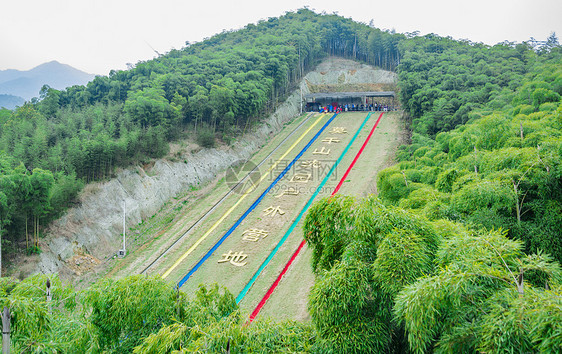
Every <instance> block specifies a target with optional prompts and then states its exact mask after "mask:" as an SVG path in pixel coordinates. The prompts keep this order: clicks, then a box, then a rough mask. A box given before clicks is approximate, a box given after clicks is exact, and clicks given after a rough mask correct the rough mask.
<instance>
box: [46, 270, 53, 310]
mask: <svg viewBox="0 0 562 354" xmlns="http://www.w3.org/2000/svg"><path fill="white" fill-rule="evenodd" d="M46 286H47V292H46V294H47V305H48V306H49V313H50V314H51V313H53V310H52V307H51V300H52V298H53V297H52V295H51V280H50V279H49V278H47V284H46Z"/></svg>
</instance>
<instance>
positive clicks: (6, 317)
mask: <svg viewBox="0 0 562 354" xmlns="http://www.w3.org/2000/svg"><path fill="white" fill-rule="evenodd" d="M10 319H11V315H10V309H9V308H8V307H7V306H6V307H4V312H3V313H2V354H10Z"/></svg>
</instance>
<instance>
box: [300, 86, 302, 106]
mask: <svg viewBox="0 0 562 354" xmlns="http://www.w3.org/2000/svg"><path fill="white" fill-rule="evenodd" d="M300 88H301V104H300V106H301V114H302V82H301V84H300Z"/></svg>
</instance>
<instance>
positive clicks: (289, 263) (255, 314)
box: [246, 112, 384, 325]
mask: <svg viewBox="0 0 562 354" xmlns="http://www.w3.org/2000/svg"><path fill="white" fill-rule="evenodd" d="M383 114H384V112H382V113H381V114H380V116H379V118H378V119H377V122H376V123H375V125H374V126H373V128H372V129H371V132H370V133H369V136H367V139H365V142H364V143H363V145H362V146H361V149H359V152H357V155H355V158H354V159H353V162H351V165H349V167H348V168H347V170H346V171H345V174H344V175H343V177H342V179H341V180H340V182H339V183H338V185H337V186H336V189H334V191H333V192H332V194H331V195H332V196H333V195H335V194H336V193H337V192H338V191H339V190H340V188H341V186H342V184H343V182H344V181H345V179H346V178H347V175H349V172H350V171H351V169H352V168H353V166H354V165H355V163H356V162H357V160H358V159H359V156H361V154H362V153H363V150H364V149H365V146H367V143H368V142H369V140H370V139H371V136H372V135H373V133H374V132H375V129H376V128H377V126H378V125H379V122H380V121H381V118H382V115H383ZM305 244H306V240H302V241H301V243H300V245H299V247H298V248H297V250H296V251H295V253H293V255H292V256H291V259H289V262H287V264H286V265H285V268H283V271H281V273H280V274H279V275H278V276H277V279H275V281H274V282H273V284H271V287H270V288H269V290H268V291H267V293H265V295H264V296H263V298H262V299H261V301H260V302H259V304H258V306H256V308H255V309H254V311H252V313H251V314H250V318H249V319H248V322H246V325H248V324H250V323H251V322H252V321H253V320H254V319H255V318H256V316H257V315H258V314H259V313H260V311H261V309H262V308H263V306H264V305H265V303H266V302H267V300H268V299H269V297H270V296H271V294H273V291H275V288H277V285H279V282H280V281H281V278H283V275H285V273H287V270H288V269H289V267H290V266H291V264H292V263H293V261H294V260H295V258H297V256H298V255H299V253H300V251H301V249H302V248H303V247H304V245H305Z"/></svg>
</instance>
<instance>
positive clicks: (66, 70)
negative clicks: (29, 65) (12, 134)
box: [0, 61, 94, 108]
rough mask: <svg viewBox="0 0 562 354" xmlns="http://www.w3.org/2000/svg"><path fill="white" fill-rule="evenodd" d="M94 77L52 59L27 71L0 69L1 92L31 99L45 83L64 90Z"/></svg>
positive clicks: (36, 95)
mask: <svg viewBox="0 0 562 354" xmlns="http://www.w3.org/2000/svg"><path fill="white" fill-rule="evenodd" d="M93 78H94V75H92V74H88V73H85V72H83V71H80V70H78V69H75V68H73V67H71V66H70V65H65V64H61V63H59V62H57V61H51V62H48V63H44V64H41V65H39V66H36V67H35V68H33V69H31V70H27V71H20V70H0V94H9V95H13V96H17V97H21V98H23V99H24V100H26V101H30V100H31V99H32V98H33V97H38V96H39V90H40V89H41V87H43V85H48V86H50V87H53V88H56V89H61V90H62V89H64V88H66V87H69V86H74V85H80V84H86V83H87V82H88V81H90V80H92V79H93ZM22 103H23V102H22ZM6 108H8V107H6ZM12 108H13V107H12Z"/></svg>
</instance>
